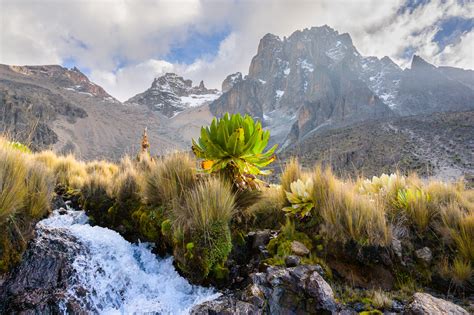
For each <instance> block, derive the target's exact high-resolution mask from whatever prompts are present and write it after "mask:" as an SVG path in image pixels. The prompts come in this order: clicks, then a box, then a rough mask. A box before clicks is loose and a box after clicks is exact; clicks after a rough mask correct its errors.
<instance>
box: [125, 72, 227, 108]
mask: <svg viewBox="0 0 474 315" xmlns="http://www.w3.org/2000/svg"><path fill="white" fill-rule="evenodd" d="M218 96H219V91H218V90H215V89H208V88H206V86H205V85H204V81H202V80H201V81H200V83H199V86H193V81H192V80H189V79H188V80H186V79H184V78H183V77H182V76H179V75H178V74H176V73H172V72H168V73H165V74H163V75H162V76H160V77H157V78H155V79H154V80H153V83H152V84H151V87H150V88H149V89H148V90H146V91H144V92H143V93H140V94H137V95H135V96H134V97H132V98H130V99H129V100H128V101H126V103H129V104H138V105H146V106H147V107H149V108H150V109H152V110H156V111H159V112H161V113H162V114H163V115H165V116H168V117H173V116H174V115H176V114H177V113H179V112H181V111H183V110H185V109H187V108H189V107H197V106H201V105H204V104H205V103H207V102H209V101H212V100H214V99H215V98H217V97H218Z"/></svg>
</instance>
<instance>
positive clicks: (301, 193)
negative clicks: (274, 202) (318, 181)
mask: <svg viewBox="0 0 474 315" xmlns="http://www.w3.org/2000/svg"><path fill="white" fill-rule="evenodd" d="M312 189H313V180H312V179H311V178H309V179H308V180H306V182H303V181H302V180H301V179H298V180H297V181H295V182H293V183H291V184H290V190H291V191H287V192H286V197H287V199H288V201H289V202H290V203H291V206H289V207H285V208H283V211H285V212H287V214H291V215H293V216H296V217H299V218H304V217H306V216H309V215H311V210H312V209H313V208H314V206H315V204H316V202H315V200H313V198H312V197H313V196H312V194H311V192H312Z"/></svg>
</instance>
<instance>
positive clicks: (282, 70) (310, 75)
mask: <svg viewBox="0 0 474 315" xmlns="http://www.w3.org/2000/svg"><path fill="white" fill-rule="evenodd" d="M473 73H474V72H473V71H470V70H462V69H457V68H453V67H439V68H438V67H435V66H433V65H430V64H429V63H427V62H426V61H424V60H423V59H422V58H420V57H418V56H416V55H415V56H414V57H413V62H412V64H411V67H410V68H409V69H405V70H402V69H401V68H400V67H399V66H398V65H397V64H395V63H394V62H393V61H392V60H391V59H390V58H389V57H384V58H382V59H379V58H377V57H364V56H362V55H361V54H360V53H359V52H358V51H357V49H356V48H355V47H354V45H353V42H352V39H351V37H350V35H349V34H347V33H343V34H340V33H339V32H337V31H335V30H334V29H332V28H330V27H328V26H322V27H313V28H311V29H304V30H302V31H296V32H294V33H293V34H292V35H290V36H289V37H288V38H286V37H285V38H283V39H281V38H279V37H278V36H275V35H273V34H267V35H265V36H264V37H263V38H262V39H261V41H260V44H259V46H258V51H257V54H256V55H255V56H254V57H253V59H252V62H251V64H250V67H249V74H248V75H247V76H246V77H245V78H242V75H241V74H240V73H236V74H234V75H230V76H228V77H227V78H226V80H224V82H223V87H222V90H223V94H222V96H221V97H219V98H218V99H217V100H216V101H214V102H213V103H212V104H211V105H210V109H211V112H212V113H213V114H215V115H221V114H223V113H224V112H240V113H249V114H251V115H253V116H256V117H259V118H261V119H262V120H263V121H264V123H265V124H266V126H267V127H268V128H269V129H271V130H272V131H273V132H272V134H273V135H275V136H276V138H277V139H276V142H280V143H282V144H283V147H287V146H289V145H290V144H291V143H295V142H296V141H298V140H300V139H303V138H304V137H305V136H307V135H309V134H312V133H314V132H319V131H322V130H325V129H334V128H339V127H343V126H347V125H351V124H353V123H356V122H360V121H367V120H376V119H380V118H387V117H395V116H409V115H417V114H431V113H434V112H443V111H463V110H470V109H473V108H474V89H473V85H474V75H473Z"/></svg>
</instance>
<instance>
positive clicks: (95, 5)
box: [0, 0, 474, 100]
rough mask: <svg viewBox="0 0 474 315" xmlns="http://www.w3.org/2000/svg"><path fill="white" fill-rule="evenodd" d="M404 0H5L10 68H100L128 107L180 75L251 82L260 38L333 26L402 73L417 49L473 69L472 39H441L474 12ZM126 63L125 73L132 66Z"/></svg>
mask: <svg viewBox="0 0 474 315" xmlns="http://www.w3.org/2000/svg"><path fill="white" fill-rule="evenodd" d="M404 2H405V1H403V0H385V1H380V0H359V1H349V0H347V1H345V0H320V1H306V0H299V1H296V0H273V1H270V0H247V1H219V0H202V1H199V0H121V1H115V0H95V1H84V0H68V1H63V2H59V1H56V0H42V1H39V0H0V5H1V11H0V23H1V31H0V46H1V47H0V63H7V64H44V63H61V62H63V61H64V60H66V59H68V58H73V59H74V60H76V61H77V63H78V66H79V67H80V68H86V69H90V71H91V78H92V79H93V80H94V81H95V82H97V83H98V84H100V85H103V86H104V88H105V89H106V90H108V91H109V92H110V93H111V94H112V95H114V96H116V97H117V98H119V99H120V100H125V99H127V98H128V97H131V96H133V95H134V94H136V93H138V92H140V91H143V90H145V89H146V88H148V87H149V86H150V84H151V81H152V79H153V77H155V76H157V75H160V74H162V73H164V72H167V71H176V72H178V74H180V75H184V76H186V77H189V78H191V79H193V80H194V81H195V82H198V81H199V80H201V79H204V80H205V81H206V83H207V85H209V86H211V87H220V84H221V82H222V80H223V79H224V78H225V76H226V75H228V74H230V73H233V72H236V71H241V72H243V73H244V74H245V73H247V71H248V67H249V64H250V60H251V58H252V57H253V56H254V55H255V53H256V51H257V47H258V42H259V40H260V38H261V37H262V36H263V35H265V34H266V33H274V34H277V35H280V36H289V35H290V34H291V33H292V32H293V31H295V30H297V29H303V28H306V27H311V26H319V25H324V24H327V25H329V26H331V27H333V28H335V29H336V30H339V31H340V32H348V33H350V34H351V36H352V38H353V41H354V45H355V46H356V47H357V48H358V49H359V51H360V52H361V53H362V54H364V55H375V56H378V57H383V56H385V55H388V56H390V57H391V58H393V59H394V60H395V61H396V62H397V63H399V64H400V65H402V66H407V65H408V64H409V61H410V59H411V56H406V54H404V52H405V50H406V49H407V48H410V49H411V50H413V51H414V52H415V53H417V54H420V55H421V56H422V57H424V58H425V59H427V60H428V61H430V62H434V63H439V64H451V65H456V66H463V67H470V68H472V62H473V61H472V60H473V58H472V49H469V46H470V45H469V43H472V36H473V35H472V32H471V33H466V34H463V35H462V37H461V38H460V39H459V40H458V41H457V42H456V43H455V44H453V45H450V46H447V47H446V48H445V49H444V50H441V49H440V47H439V46H438V44H437V43H435V42H433V37H434V36H435V34H436V32H437V31H438V30H439V28H440V22H441V21H443V20H445V19H447V18H450V17H454V16H456V17H462V18H467V19H468V18H474V3H473V2H466V1H456V0H447V1H442V0H432V1H430V2H428V3H427V4H425V5H423V6H419V7H418V8H416V9H414V10H405V12H404V13H402V14H400V7H401V6H403V4H404ZM223 27H229V28H230V29H231V33H230V34H229V36H228V37H227V38H225V39H224V40H223V41H222V42H221V43H220V46H219V50H218V51H217V53H216V55H215V56H214V57H212V58H209V57H208V56H203V57H202V58H200V59H198V60H196V61H195V62H194V63H193V64H191V65H182V64H170V63H169V62H166V61H164V60H160V59H162V58H163V56H165V55H166V54H167V53H168V52H169V51H170V49H171V47H172V46H176V45H177V46H179V45H180V44H182V43H184V42H185V41H186V39H187V36H189V34H190V30H192V31H195V32H196V31H197V32H201V33H206V34H212V32H213V31H214V30H221V29H222V28H223ZM124 61H125V66H124V65H123V64H124V63H123V62H124Z"/></svg>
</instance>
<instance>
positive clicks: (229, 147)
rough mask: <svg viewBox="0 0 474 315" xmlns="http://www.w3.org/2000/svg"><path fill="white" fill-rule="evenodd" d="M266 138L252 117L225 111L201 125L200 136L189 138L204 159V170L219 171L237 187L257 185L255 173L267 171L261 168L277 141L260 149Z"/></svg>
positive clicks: (271, 160)
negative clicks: (208, 124)
mask: <svg viewBox="0 0 474 315" xmlns="http://www.w3.org/2000/svg"><path fill="white" fill-rule="evenodd" d="M269 138H270V132H269V131H263V129H262V125H261V123H260V122H254V120H253V119H252V117H250V116H248V115H245V116H244V117H242V116H241V115H240V114H233V115H229V114H228V113H226V114H225V115H224V116H223V117H222V118H220V119H214V120H213V121H212V123H211V125H210V126H209V127H202V128H201V136H200V138H199V139H198V141H197V142H196V141H195V140H194V139H193V146H192V150H193V152H194V154H195V155H196V156H197V157H198V158H200V159H204V161H203V163H202V168H203V170H204V171H205V172H207V173H215V172H223V173H224V174H226V175H227V176H229V177H230V178H232V180H233V182H234V183H235V184H236V185H237V186H238V187H240V188H252V189H254V188H257V187H258V184H259V181H258V179H257V178H256V176H257V175H268V174H269V173H270V171H264V170H262V168H263V167H265V166H267V165H268V164H270V163H272V162H273V161H274V159H275V157H274V152H275V150H276V148H277V145H274V146H273V147H272V148H271V149H269V150H268V151H266V152H263V151H264V150H265V148H266V146H267V144H268V140H269Z"/></svg>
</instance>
